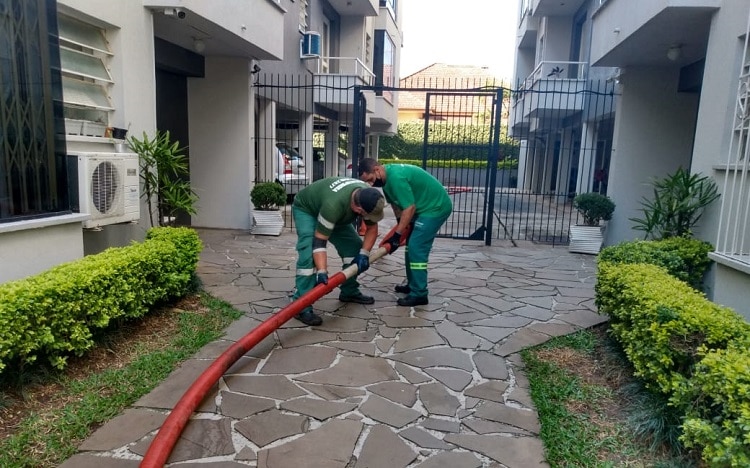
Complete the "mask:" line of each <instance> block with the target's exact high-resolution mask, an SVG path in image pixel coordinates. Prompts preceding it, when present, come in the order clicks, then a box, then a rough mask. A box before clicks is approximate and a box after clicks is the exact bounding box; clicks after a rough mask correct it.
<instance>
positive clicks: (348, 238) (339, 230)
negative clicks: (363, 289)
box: [292, 207, 362, 299]
mask: <svg viewBox="0 0 750 468" xmlns="http://www.w3.org/2000/svg"><path fill="white" fill-rule="evenodd" d="M292 216H294V226H295V228H296V230H297V272H296V276H295V279H294V285H295V286H296V291H295V292H294V296H293V297H292V298H293V299H298V298H299V297H300V296H301V295H303V294H305V293H306V292H307V291H309V290H311V289H312V288H314V287H315V264H314V263H313V254H312V250H313V249H312V242H313V237H314V235H315V228H316V227H317V225H318V219H317V216H313V215H311V214H309V213H306V212H304V211H302V210H301V209H299V208H297V207H292ZM328 240H329V241H330V242H331V244H333V246H334V247H335V248H336V252H338V254H339V256H340V257H341V260H342V261H343V265H342V269H343V268H344V267H346V266H349V265H350V264H351V263H352V261H353V260H354V256H355V255H357V254H358V253H359V250H360V249H361V248H362V238H360V237H359V234H357V231H356V230H355V229H354V226H353V225H352V224H346V225H343V226H336V227H334V228H333V232H332V233H331V236H330V237H329V238H328ZM328 264H329V268H330V264H331V262H330V259H329V263H328ZM340 288H341V295H342V296H354V295H357V294H358V293H359V282H357V277H356V276H354V277H352V278H349V279H348V280H346V281H344V282H343V283H342V284H341V286H340Z"/></svg>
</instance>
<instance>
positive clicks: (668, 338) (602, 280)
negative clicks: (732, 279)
mask: <svg viewBox="0 0 750 468" xmlns="http://www.w3.org/2000/svg"><path fill="white" fill-rule="evenodd" d="M595 288H596V304H597V306H598V307H599V311H600V312H602V313H606V314H608V315H609V316H610V317H611V324H612V325H611V330H612V333H613V334H614V336H615V337H616V338H617V340H618V341H619V342H620V343H621V344H622V346H623V349H624V350H625V353H626V354H627V356H628V359H629V360H630V362H632V363H633V366H634V367H635V370H636V375H638V376H640V377H643V378H644V379H645V381H646V384H647V385H648V386H649V387H651V388H654V389H656V390H658V391H660V392H661V393H664V394H667V395H669V394H671V393H672V392H673V391H674V389H675V387H677V386H679V385H682V384H684V381H685V379H688V378H690V377H691V376H692V373H693V369H694V366H695V364H696V362H697V361H698V360H699V349H705V350H706V351H710V350H713V349H724V348H726V347H727V346H728V344H729V343H731V342H735V341H741V340H743V339H744V338H745V337H746V336H750V324H748V323H747V322H745V320H744V319H743V318H742V317H741V316H740V315H738V314H737V313H735V312H734V311H733V310H731V309H729V308H727V307H722V306H719V305H717V304H714V303H712V302H710V301H708V300H707V299H706V298H705V297H704V296H703V295H702V294H701V293H699V292H697V291H695V290H694V289H692V288H691V287H690V286H689V285H687V284H686V283H684V282H682V281H680V280H678V279H676V278H673V277H672V276H670V275H669V274H668V273H667V271H666V270H664V269H663V268H661V267H657V266H655V265H646V264H631V265H627V264H625V265H613V264H610V263H600V264H599V267H598V273H597V284H596V287H595Z"/></svg>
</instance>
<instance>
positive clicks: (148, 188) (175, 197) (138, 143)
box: [128, 131, 198, 226]
mask: <svg viewBox="0 0 750 468" xmlns="http://www.w3.org/2000/svg"><path fill="white" fill-rule="evenodd" d="M128 143H129V144H130V147H131V148H132V149H133V151H135V152H136V153H137V154H138V158H139V159H140V166H141V183H142V185H143V193H142V194H141V197H142V198H143V199H145V200H146V203H147V204H148V218H149V222H150V223H151V226H154V216H156V217H157V224H158V225H159V226H169V225H172V224H174V219H175V216H174V215H175V214H176V213H177V212H178V211H184V212H186V213H188V214H191V215H192V214H195V213H196V210H195V203H196V202H197V201H198V195H197V194H196V193H195V191H194V190H193V189H192V188H191V187H190V181H188V180H186V177H187V176H188V174H189V173H190V171H189V168H188V160H187V156H186V155H185V154H184V151H185V148H184V147H182V148H181V147H180V142H179V141H174V142H173V141H171V139H170V135H169V132H168V131H166V132H159V131H157V132H156V134H155V135H154V137H153V138H149V137H148V135H146V132H143V139H142V140H139V139H138V138H136V137H135V136H133V137H130V139H129V140H128ZM154 203H156V207H155V208H156V210H155V211H156V212H154Z"/></svg>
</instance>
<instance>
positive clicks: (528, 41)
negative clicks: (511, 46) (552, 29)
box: [517, 5, 539, 49]
mask: <svg viewBox="0 0 750 468" xmlns="http://www.w3.org/2000/svg"><path fill="white" fill-rule="evenodd" d="M524 6H525V7H526V8H525V9H524V10H523V11H521V21H520V24H519V25H518V34H517V37H518V42H517V47H518V48H519V49H529V48H533V47H536V35H537V31H538V30H539V18H537V17H534V16H531V9H529V8H528V5H524Z"/></svg>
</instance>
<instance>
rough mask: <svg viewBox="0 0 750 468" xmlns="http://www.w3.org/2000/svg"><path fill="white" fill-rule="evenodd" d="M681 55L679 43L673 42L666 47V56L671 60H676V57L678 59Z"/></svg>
mask: <svg viewBox="0 0 750 468" xmlns="http://www.w3.org/2000/svg"><path fill="white" fill-rule="evenodd" d="M681 55H682V46H681V45H679V44H675V45H673V46H671V47H670V48H669V49H667V58H668V59H669V60H671V61H673V62H676V61H677V59H679V58H680V56H681Z"/></svg>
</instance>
